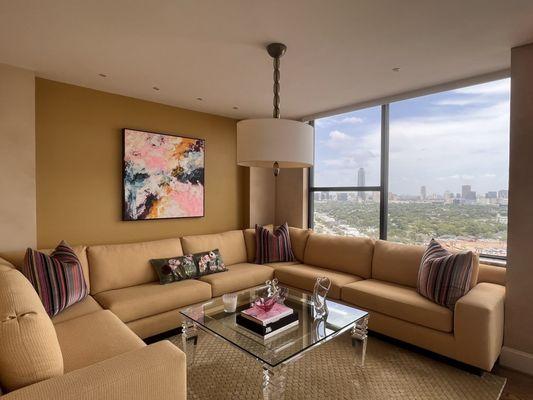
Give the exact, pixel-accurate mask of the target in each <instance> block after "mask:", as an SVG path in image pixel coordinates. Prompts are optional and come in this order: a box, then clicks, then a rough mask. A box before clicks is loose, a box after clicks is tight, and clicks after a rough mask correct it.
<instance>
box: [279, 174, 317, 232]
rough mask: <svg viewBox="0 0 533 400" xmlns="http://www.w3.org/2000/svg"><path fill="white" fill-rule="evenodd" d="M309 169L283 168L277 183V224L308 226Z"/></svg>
mask: <svg viewBox="0 0 533 400" xmlns="http://www.w3.org/2000/svg"><path fill="white" fill-rule="evenodd" d="M308 173H309V169H308V168H305V169H302V168H294V169H283V170H281V172H280V174H279V176H278V178H277V185H276V225H280V224H283V223H284V222H287V223H288V224H289V226H296V227H298V228H307V225H308V224H307V207H308V198H307V190H308V186H309V185H308V182H309V181H308Z"/></svg>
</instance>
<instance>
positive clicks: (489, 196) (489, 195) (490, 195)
mask: <svg viewBox="0 0 533 400" xmlns="http://www.w3.org/2000/svg"><path fill="white" fill-rule="evenodd" d="M485 197H486V198H487V199H496V198H498V192H487V193H486V194H485Z"/></svg>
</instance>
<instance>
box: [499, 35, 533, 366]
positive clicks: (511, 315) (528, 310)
mask: <svg viewBox="0 0 533 400" xmlns="http://www.w3.org/2000/svg"><path fill="white" fill-rule="evenodd" d="M510 146H511V147H510V165H509V231H508V244H507V245H508V250H507V251H508V256H507V260H508V262H507V265H508V266H507V298H506V307H505V313H506V315H505V348H504V352H503V354H502V362H503V363H506V364H508V365H509V366H511V367H515V368H518V369H522V370H525V371H526V372H529V373H532V374H533V246H532V245H531V243H532V240H533V209H532V206H533V172H532V171H533V166H532V159H533V158H532V156H533V44H530V45H528V46H522V47H517V48H514V49H512V51H511V142H510ZM519 364H520V365H519Z"/></svg>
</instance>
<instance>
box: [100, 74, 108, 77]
mask: <svg viewBox="0 0 533 400" xmlns="http://www.w3.org/2000/svg"><path fill="white" fill-rule="evenodd" d="M98 76H101V77H102V78H107V75H106V74H98Z"/></svg>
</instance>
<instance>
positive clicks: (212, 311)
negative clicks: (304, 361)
mask: <svg viewBox="0 0 533 400" xmlns="http://www.w3.org/2000/svg"><path fill="white" fill-rule="evenodd" d="M265 290H266V286H259V287H255V288H251V289H247V290H244V291H241V292H238V293H237V309H236V311H235V312H225V311H224V303H223V301H222V298H220V297H219V298H216V299H211V300H209V301H207V302H204V303H199V304H195V305H192V306H189V307H186V308H184V309H182V310H180V314H181V315H182V317H183V318H182V319H183V324H182V329H183V331H182V343H183V349H184V351H185V352H186V354H187V360H188V363H193V362H194V354H195V349H196V345H197V343H198V329H202V330H203V331H205V332H207V333H209V334H211V335H213V336H216V337H218V338H220V339H221V340H223V341H225V342H227V343H229V344H231V345H233V346H234V347H235V348H237V349H238V350H240V351H241V352H243V353H244V354H247V355H249V356H251V357H253V358H254V359H255V360H257V361H258V362H259V363H260V364H261V366H262V368H263V383H262V386H261V387H262V390H263V397H264V398H265V399H282V398H283V395H284V389H285V379H286V374H285V372H286V367H287V365H288V364H289V363H292V362H294V361H296V360H297V359H299V358H300V357H302V356H303V355H304V354H305V352H307V351H309V350H311V349H313V348H314V347H317V346H320V345H321V344H323V343H326V342H327V341H329V340H331V339H333V338H335V337H337V336H339V335H341V334H342V333H344V332H347V331H350V332H351V336H352V345H353V347H356V348H357V350H356V351H355V358H354V362H358V363H360V365H363V364H364V360H365V353H366V342H367V325H368V313H367V312H366V311H363V310H359V309H357V308H355V307H351V306H347V305H344V304H341V303H338V302H336V301H334V300H327V307H328V310H329V312H328V314H327V315H326V316H325V317H323V318H318V317H317V315H318V314H319V313H318V312H317V311H316V310H315V307H314V305H313V301H312V299H311V294H307V293H304V292H301V291H298V290H295V289H288V295H287V298H286V300H285V303H284V304H285V305H286V306H288V307H291V308H292V309H294V310H295V311H297V312H298V315H299V324H298V325H297V326H294V327H292V328H290V329H288V330H286V331H284V332H281V333H278V334H276V335H274V336H273V337H271V338H269V339H263V338H262V337H260V336H258V335H255V334H253V333H251V332H250V331H248V330H246V329H245V328H243V327H241V326H240V325H238V324H237V323H236V321H235V318H236V316H237V315H238V314H239V312H240V311H242V310H244V309H246V308H248V307H250V304H251V303H253V302H254V301H255V300H256V299H257V298H258V297H259V296H261V295H263V293H264V292H265Z"/></svg>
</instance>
